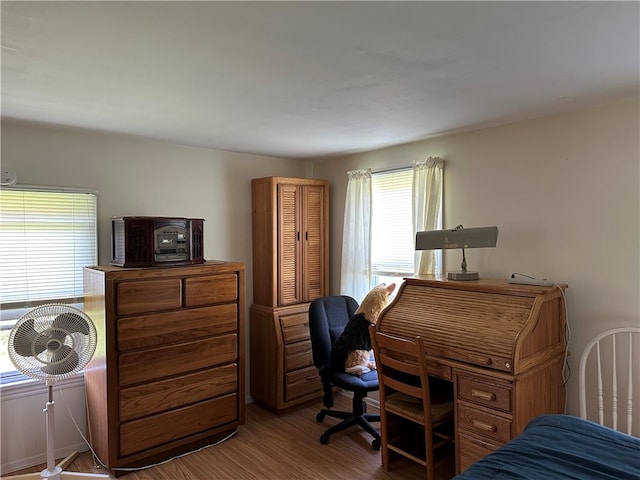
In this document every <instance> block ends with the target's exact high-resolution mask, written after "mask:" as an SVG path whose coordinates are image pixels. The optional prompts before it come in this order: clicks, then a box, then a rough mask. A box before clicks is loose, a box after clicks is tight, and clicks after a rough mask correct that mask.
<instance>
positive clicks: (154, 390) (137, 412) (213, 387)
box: [120, 363, 238, 421]
mask: <svg viewBox="0 0 640 480" xmlns="http://www.w3.org/2000/svg"><path fill="white" fill-rule="evenodd" d="M237 387H238V365H237V364H235V363H232V364H230V365H225V366H222V367H217V368H212V369H210V370H206V371H204V372H199V373H192V374H189V375H184V376H182V377H176V378H171V379H169V380H161V381H158V382H153V383H146V384H144V385H138V386H135V387H129V388H123V389H122V390H120V420H122V421H127V420H133V419H135V418H140V417H145V416H147V415H152V414H155V413H160V412H163V411H166V410H172V409H174V408H177V407H183V406H185V405H189V404H192V403H197V402H200V401H202V400H207V399H209V398H213V397H220V396H222V395H225V394H227V393H231V392H233V391H235V390H236V389H237Z"/></svg>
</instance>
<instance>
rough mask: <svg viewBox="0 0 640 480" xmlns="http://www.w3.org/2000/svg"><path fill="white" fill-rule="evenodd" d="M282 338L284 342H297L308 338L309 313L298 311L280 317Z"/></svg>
mask: <svg viewBox="0 0 640 480" xmlns="http://www.w3.org/2000/svg"><path fill="white" fill-rule="evenodd" d="M280 327H281V328H282V338H283V340H284V343H291V342H298V341H300V340H307V339H309V338H310V337H309V314H308V313H299V314H297V315H287V316H286V317H280Z"/></svg>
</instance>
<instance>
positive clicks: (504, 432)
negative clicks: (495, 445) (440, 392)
mask: <svg viewBox="0 0 640 480" xmlns="http://www.w3.org/2000/svg"><path fill="white" fill-rule="evenodd" d="M458 428H459V429H461V430H468V431H470V432H474V433H477V434H480V435H484V436H486V437H488V438H490V439H492V440H495V441H498V442H504V443H506V442H508V441H509V440H510V439H511V420H510V419H508V418H504V417H500V416H498V415H493V414H491V413H488V412H484V411H481V410H476V409H475V408H471V407H469V406H467V405H460V404H458Z"/></svg>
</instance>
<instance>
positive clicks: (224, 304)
mask: <svg viewBox="0 0 640 480" xmlns="http://www.w3.org/2000/svg"><path fill="white" fill-rule="evenodd" d="M84 276H85V311H86V312H87V313H88V314H89V315H90V316H91V318H92V319H93V320H94V322H95V323H96V327H97V329H98V337H99V338H98V347H97V349H96V354H95V355H94V357H93V359H92V361H91V362H90V364H89V365H88V367H87V369H86V373H85V380H86V385H87V402H88V423H89V430H90V436H91V439H90V440H91V443H92V445H93V447H94V449H95V450H96V452H97V454H98V456H99V457H100V459H101V460H102V462H104V463H105V464H106V465H107V467H109V468H110V469H112V470H114V472H115V473H116V474H118V473H119V472H118V468H125V467H127V468H130V467H137V466H145V465H148V464H152V463H155V462H158V461H161V460H164V459H167V458H171V457H173V456H175V455H177V454H180V453H184V452H188V451H190V450H193V449H195V448H198V447H200V446H204V445H207V444H210V443H213V442H215V441H217V440H219V439H221V438H223V437H225V436H226V435H229V434H230V433H232V432H233V431H234V430H235V429H236V428H237V427H238V426H239V425H241V424H243V423H244V393H243V392H244V267H243V265H242V264H239V263H231V262H212V263H205V264H203V265H191V266H182V267H175V266H174V267H157V268H155V267H154V268H120V267H113V266H99V267H87V268H85V271H84Z"/></svg>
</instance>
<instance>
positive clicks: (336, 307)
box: [309, 295, 359, 369]
mask: <svg viewBox="0 0 640 480" xmlns="http://www.w3.org/2000/svg"><path fill="white" fill-rule="evenodd" d="M358 306H359V304H358V302H357V301H356V300H355V299H354V298H352V297H349V296H347V295H333V296H329V297H321V298H318V299H316V300H314V301H312V302H311V305H309V334H310V337H311V350H312V353H313V364H314V365H315V366H316V368H318V369H319V368H322V367H323V366H324V365H326V364H327V362H328V361H329V356H330V355H331V345H333V342H335V341H336V340H337V339H338V337H339V336H340V334H341V333H342V331H343V330H344V327H345V326H346V325H347V323H349V320H350V319H351V317H352V316H353V314H354V313H356V310H357V309H358Z"/></svg>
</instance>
